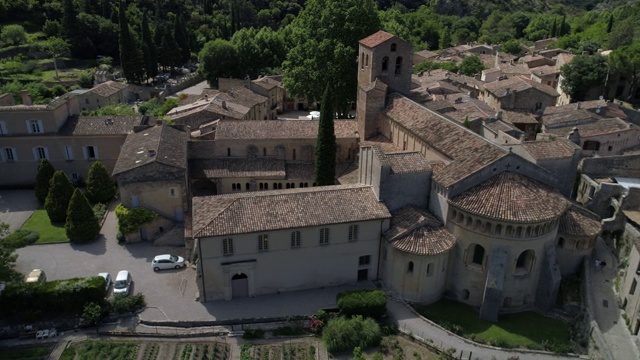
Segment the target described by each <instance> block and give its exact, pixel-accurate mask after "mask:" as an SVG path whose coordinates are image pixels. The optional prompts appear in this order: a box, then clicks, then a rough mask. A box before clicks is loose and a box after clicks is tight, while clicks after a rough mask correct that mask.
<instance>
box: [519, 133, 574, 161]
mask: <svg viewBox="0 0 640 360" xmlns="http://www.w3.org/2000/svg"><path fill="white" fill-rule="evenodd" d="M522 146H523V147H524V148H525V149H526V150H527V151H528V152H529V154H531V156H532V157H533V158H534V159H536V160H550V159H562V158H568V157H572V156H573V154H574V152H575V151H576V150H578V149H580V147H579V146H578V145H576V144H574V143H572V142H571V141H569V140H567V139H564V138H557V139H555V140H536V141H524V142H523V143H522Z"/></svg>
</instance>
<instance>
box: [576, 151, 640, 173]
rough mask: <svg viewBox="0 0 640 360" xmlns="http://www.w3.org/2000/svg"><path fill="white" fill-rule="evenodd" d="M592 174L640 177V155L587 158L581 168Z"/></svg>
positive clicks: (583, 171)
mask: <svg viewBox="0 0 640 360" xmlns="http://www.w3.org/2000/svg"><path fill="white" fill-rule="evenodd" d="M579 170H580V172H581V173H583V174H589V175H592V176H623V177H635V178H640V155H620V156H607V157H599V158H585V159H583V160H582V164H581V165H580V168H579Z"/></svg>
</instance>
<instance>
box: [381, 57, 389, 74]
mask: <svg viewBox="0 0 640 360" xmlns="http://www.w3.org/2000/svg"><path fill="white" fill-rule="evenodd" d="M388 70H389V58H388V57H386V56H385V57H383V58H382V72H387V71H388Z"/></svg>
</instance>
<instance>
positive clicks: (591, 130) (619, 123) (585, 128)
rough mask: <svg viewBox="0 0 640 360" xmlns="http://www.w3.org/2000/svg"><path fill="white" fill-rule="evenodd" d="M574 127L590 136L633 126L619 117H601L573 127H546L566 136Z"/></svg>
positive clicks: (583, 134)
mask: <svg viewBox="0 0 640 360" xmlns="http://www.w3.org/2000/svg"><path fill="white" fill-rule="evenodd" d="M574 127H577V128H578V131H579V132H580V136H582V137H588V136H597V135H603V134H609V133H615V132H618V131H623V130H627V129H630V128H631V125H630V124H629V123H628V122H626V121H624V120H620V119H617V118H614V119H600V120H597V121H595V122H592V123H587V124H578V125H575V126H571V127H569V126H567V127H562V128H553V129H545V132H547V133H551V134H556V135H559V136H566V135H568V134H569V133H570V132H571V131H572V130H573V128H574Z"/></svg>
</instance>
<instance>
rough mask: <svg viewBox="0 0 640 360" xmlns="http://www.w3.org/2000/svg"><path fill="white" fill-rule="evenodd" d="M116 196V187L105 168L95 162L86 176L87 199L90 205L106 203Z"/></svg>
mask: <svg viewBox="0 0 640 360" xmlns="http://www.w3.org/2000/svg"><path fill="white" fill-rule="evenodd" d="M115 195H116V185H115V183H114V181H113V179H112V178H111V175H109V172H108V171H107V168H106V167H104V165H102V163H101V162H99V161H96V162H94V163H93V164H92V165H91V168H90V169H89V174H88V175H87V199H89V201H91V202H92V203H94V204H96V203H103V204H104V203H108V202H109V201H111V199H113V197H114V196H115Z"/></svg>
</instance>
